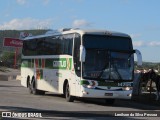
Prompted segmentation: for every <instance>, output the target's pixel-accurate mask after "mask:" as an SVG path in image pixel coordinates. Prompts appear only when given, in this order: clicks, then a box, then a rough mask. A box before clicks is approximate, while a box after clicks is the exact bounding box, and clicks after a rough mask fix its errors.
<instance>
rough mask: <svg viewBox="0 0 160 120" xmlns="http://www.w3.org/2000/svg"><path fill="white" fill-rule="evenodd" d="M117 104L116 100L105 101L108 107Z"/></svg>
mask: <svg viewBox="0 0 160 120" xmlns="http://www.w3.org/2000/svg"><path fill="white" fill-rule="evenodd" d="M114 102H115V99H105V104H106V105H113V104H114Z"/></svg>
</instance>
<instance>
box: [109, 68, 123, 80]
mask: <svg viewBox="0 0 160 120" xmlns="http://www.w3.org/2000/svg"><path fill="white" fill-rule="evenodd" d="M113 70H114V72H115V73H116V75H117V77H118V79H120V80H122V77H121V74H120V73H119V72H118V69H117V67H116V66H114V68H113ZM111 75H112V74H111V72H110V76H111Z"/></svg>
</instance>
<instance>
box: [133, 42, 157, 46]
mask: <svg viewBox="0 0 160 120" xmlns="http://www.w3.org/2000/svg"><path fill="white" fill-rule="evenodd" d="M133 46H135V47H142V46H148V47H156V46H157V47H158V46H160V42H159V41H149V42H148V41H147V42H144V41H133Z"/></svg>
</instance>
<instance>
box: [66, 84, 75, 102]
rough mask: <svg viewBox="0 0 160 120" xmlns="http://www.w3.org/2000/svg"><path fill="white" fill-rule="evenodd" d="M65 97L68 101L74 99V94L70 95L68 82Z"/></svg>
mask: <svg viewBox="0 0 160 120" xmlns="http://www.w3.org/2000/svg"><path fill="white" fill-rule="evenodd" d="M65 97H66V100H67V102H73V101H74V96H71V95H70V88H69V84H68V83H67V84H66V89H65Z"/></svg>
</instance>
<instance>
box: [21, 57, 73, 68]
mask: <svg viewBox="0 0 160 120" xmlns="http://www.w3.org/2000/svg"><path fill="white" fill-rule="evenodd" d="M43 60H44V61H45V62H44V64H45V65H43V66H42V59H23V60H22V64H21V67H28V68H33V67H34V63H36V64H37V65H36V67H37V68H43V67H45V68H48V69H63V70H71V68H72V58H54V59H43Z"/></svg>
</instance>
